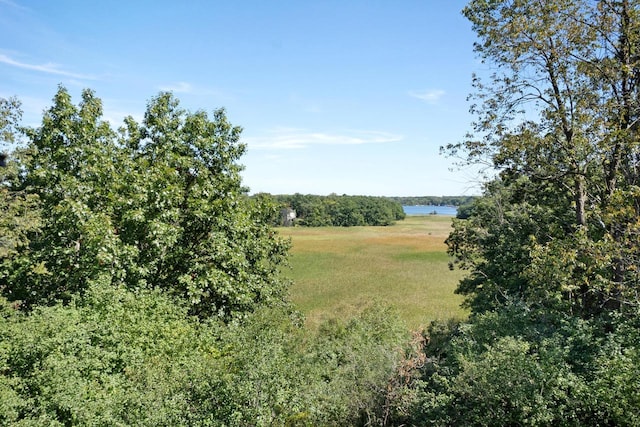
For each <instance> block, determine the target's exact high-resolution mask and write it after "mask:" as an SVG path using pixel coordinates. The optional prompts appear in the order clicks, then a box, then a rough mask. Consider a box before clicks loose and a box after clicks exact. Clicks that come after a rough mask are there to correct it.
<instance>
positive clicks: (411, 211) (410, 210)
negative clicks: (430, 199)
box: [402, 205, 458, 216]
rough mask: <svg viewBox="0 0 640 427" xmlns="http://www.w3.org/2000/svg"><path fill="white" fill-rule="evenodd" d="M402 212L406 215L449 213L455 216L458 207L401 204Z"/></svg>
mask: <svg viewBox="0 0 640 427" xmlns="http://www.w3.org/2000/svg"><path fill="white" fill-rule="evenodd" d="M402 209H404V213H405V214H407V215H433V214H434V212H435V214H436V215H451V216H455V215H456V213H458V208H456V207H455V206H435V205H420V206H403V207H402Z"/></svg>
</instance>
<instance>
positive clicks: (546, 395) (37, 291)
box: [0, 0, 640, 426]
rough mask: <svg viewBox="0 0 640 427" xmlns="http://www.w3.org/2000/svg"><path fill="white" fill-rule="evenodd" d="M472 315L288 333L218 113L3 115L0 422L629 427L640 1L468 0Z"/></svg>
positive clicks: (282, 251)
mask: <svg viewBox="0 0 640 427" xmlns="http://www.w3.org/2000/svg"><path fill="white" fill-rule="evenodd" d="M463 13H464V15H465V16H466V17H467V18H468V19H469V20H470V21H471V23H472V24H473V28H474V30H475V31H476V33H477V35H478V40H479V41H478V43H477V45H476V46H475V49H476V51H477V54H478V56H479V58H480V59H481V60H482V61H483V63H484V64H485V65H484V66H485V67H486V68H489V69H491V70H492V72H493V73H492V74H490V75H488V76H484V75H483V76H477V77H475V78H474V87H475V90H474V93H473V94H472V99H473V100H474V104H473V105H472V112H473V113H474V114H475V117H476V118H477V120H476V122H475V123H474V125H473V129H472V131H471V133H470V135H469V137H468V138H467V139H465V140H464V141H462V142H461V143H459V144H452V145H450V146H448V147H444V150H445V151H446V152H448V153H449V154H450V155H452V156H455V157H457V158H458V159H460V160H461V161H462V162H465V163H470V164H483V165H489V166H490V167H491V168H492V169H493V172H494V173H493V176H494V178H492V179H491V180H490V181H488V182H486V184H485V186H484V192H483V194H482V196H481V197H479V198H477V199H476V200H474V201H473V205H472V207H471V208H469V209H468V210H467V214H468V215H466V216H467V217H466V219H462V218H457V219H454V220H453V229H452V232H451V235H450V236H449V238H448V239H447V244H448V247H449V252H450V254H451V256H452V268H458V267H459V268H463V269H465V270H466V271H467V272H468V275H467V276H466V278H465V279H463V280H462V282H461V283H460V285H459V287H458V290H457V292H459V293H460V294H462V295H465V297H466V303H465V304H466V305H467V307H469V309H470V316H469V318H468V319H466V320H464V321H462V322H454V321H449V322H446V321H443V322H437V323H434V324H432V325H431V326H430V327H429V328H428V329H427V330H425V331H416V332H414V333H410V332H409V331H407V330H406V329H405V328H404V327H403V325H402V324H401V323H400V322H399V321H398V320H397V319H398V318H397V316H396V315H394V312H393V310H392V309H390V308H388V307H384V306H381V305H379V304H378V305H376V304H372V305H371V306H369V307H367V308H365V309H363V310H362V312H361V313H360V314H358V315H356V316H355V317H353V318H351V319H336V320H332V321H327V322H326V323H324V324H323V325H321V326H320V327H319V328H318V329H317V330H309V329H307V328H305V327H304V326H303V321H302V318H301V316H300V315H299V314H298V313H297V312H296V310H295V307H292V306H291V304H290V303H289V302H288V298H287V287H288V283H287V282H286V281H285V280H283V279H282V275H281V270H282V269H283V268H284V267H285V266H286V260H287V246H288V243H287V242H286V241H284V240H282V239H280V238H279V237H278V234H277V233H276V232H274V230H273V229H272V226H271V224H270V222H271V221H272V219H273V215H274V214H275V213H277V211H278V210H279V208H280V206H279V205H278V204H277V203H273V202H272V201H271V200H270V198H268V197H257V198H250V197H248V196H247V195H246V193H245V189H244V187H243V186H242V183H241V180H240V175H239V172H240V169H241V167H240V165H239V163H238V161H239V159H240V158H241V156H242V154H243V153H244V150H245V146H244V145H243V144H242V143H241V142H240V134H241V130H240V128H238V127H236V126H232V125H231V124H230V123H229V121H228V120H227V118H226V115H225V112H224V111H223V110H218V111H215V112H213V114H212V115H208V114H207V113H205V112H201V111H198V112H188V111H185V110H183V109H181V108H180V106H179V103H178V101H177V100H176V99H175V98H174V97H173V96H172V95H171V94H169V93H161V94H159V95H158V96H157V97H155V98H153V99H152V100H151V101H150V102H149V104H148V108H147V111H146V113H145V116H144V119H143V120H142V122H141V123H138V122H136V121H135V120H134V119H133V118H127V119H126V120H125V122H124V123H123V125H122V126H121V127H120V128H119V129H113V128H112V127H111V125H110V124H108V123H107V122H106V121H105V120H104V119H103V118H102V108H101V101H100V100H99V99H98V98H97V97H96V96H95V95H94V94H93V93H92V92H91V91H89V90H87V91H84V92H83V94H82V99H81V100H80V101H79V103H78V104H77V105H76V104H74V103H73V102H72V100H71V98H70V96H69V93H68V92H67V91H66V89H64V88H62V87H61V88H59V90H58V91H57V93H56V95H55V97H54V99H53V103H52V106H51V107H50V108H49V109H48V110H46V111H45V113H44V115H43V117H42V123H41V125H40V126H39V127H37V128H22V127H21V126H20V103H19V101H18V100H16V99H3V100H1V102H0V130H1V132H2V133H1V135H2V139H3V142H5V143H11V144H17V145H11V147H17V148H15V149H14V148H12V149H10V152H9V156H8V159H7V166H6V167H3V168H1V169H0V174H1V175H2V180H1V182H0V215H1V216H0V262H1V264H2V268H1V270H0V293H1V294H2V297H1V299H0V424H3V425H24V426H26V425H47V426H55V425H61V426H62V425H66V426H69V425H149V426H158V425H167V426H169V425H172V426H173V425H220V426H222V425H234V426H235V425H265V426H266V425H290V426H292V425H442V426H447V425H451V426H453V425H456V426H457V425H487V426H488V425H581V426H582V425H594V426H595V425H638V424H640V386H639V384H640V369H639V368H638V367H639V366H640V292H639V290H640V274H639V271H640V244H639V236H640V135H639V132H640V130H639V128H638V126H637V124H638V122H639V121H640V16H639V13H640V2H638V1H634V0H599V1H596V0H589V1H587V0H544V1H535V2H533V1H526V0H517V1H516V0H514V1H498V0H472V1H471V2H470V3H469V5H468V6H467V7H466V8H465V9H464V12H463Z"/></svg>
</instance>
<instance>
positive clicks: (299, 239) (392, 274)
mask: <svg viewBox="0 0 640 427" xmlns="http://www.w3.org/2000/svg"><path fill="white" fill-rule="evenodd" d="M450 224H451V219H450V218H449V217H442V216H422V217H407V219H406V220H404V221H400V222H398V223H397V224H396V225H394V226H390V227H349V228H337V227H321V228H305V227H294V228H282V229H280V231H281V233H282V234H283V235H284V236H289V237H291V239H292V244H293V246H292V250H291V258H290V262H291V270H290V274H289V276H290V278H291V279H292V280H293V282H294V284H293V286H292V288H291V297H292V300H293V302H294V303H296V305H297V307H298V308H299V309H300V310H301V311H302V312H303V313H305V315H306V316H307V322H308V323H309V325H310V326H313V325H316V324H318V323H319V322H321V321H322V320H323V319H326V318H327V317H335V316H336V315H337V316H348V315H350V314H351V313H352V312H353V311H355V309H356V308H357V307H358V306H360V305H363V304H366V303H368V302H370V301H371V300H383V301H386V302H388V303H389V304H391V305H392V306H394V307H396V308H397V309H398V311H399V312H400V314H401V316H402V317H403V318H404V320H405V321H406V322H407V324H408V325H409V326H410V327H412V328H417V327H419V326H421V325H426V324H428V323H429V322H430V321H432V320H435V319H446V318H461V317H463V316H465V315H466V313H465V311H464V310H462V309H461V308H460V303H461V302H462V298H461V297H460V296H458V295H455V294H454V292H453V291H454V289H455V287H456V285H457V283H458V280H460V278H461V277H462V273H461V272H460V271H450V270H449V268H448V262H449V257H448V256H447V254H446V245H445V244H444V239H446V237H447V235H448V234H449V230H450Z"/></svg>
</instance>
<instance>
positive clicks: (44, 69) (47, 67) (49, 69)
mask: <svg viewBox="0 0 640 427" xmlns="http://www.w3.org/2000/svg"><path fill="white" fill-rule="evenodd" d="M0 63H2V64H6V65H11V66H13V67H17V68H22V69H24V70H32V71H38V72H41V73H47V74H55V75H57V76H64V77H71V78H74V79H80V80H97V78H96V77H95V76H90V75H88V74H79V73H72V72H70V71H65V70H62V69H60V66H59V65H57V64H53V63H50V62H48V63H46V64H42V65H38V64H27V63H25V62H20V61H17V60H15V59H13V58H11V57H9V56H7V55H2V54H0Z"/></svg>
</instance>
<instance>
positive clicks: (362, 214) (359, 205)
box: [261, 193, 405, 227]
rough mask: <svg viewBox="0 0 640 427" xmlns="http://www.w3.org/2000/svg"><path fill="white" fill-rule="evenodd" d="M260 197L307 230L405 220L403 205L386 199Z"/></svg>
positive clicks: (332, 196)
mask: <svg viewBox="0 0 640 427" xmlns="http://www.w3.org/2000/svg"><path fill="white" fill-rule="evenodd" d="M261 196H262V197H270V198H271V199H272V200H274V201H275V202H276V203H277V204H278V205H279V206H281V207H282V208H284V209H292V210H293V211H295V214H296V218H295V220H294V224H295V225H300V226H306V227H327V226H335V227H352V226H362V225H372V226H385V225H392V224H394V223H395V222H396V221H398V220H402V219H404V218H405V213H404V210H403V209H402V205H401V204H399V203H397V202H394V201H391V200H389V199H388V198H385V197H373V196H347V195H341V196H339V195H336V194H331V195H328V196H318V195H311V194H299V193H296V194H293V195H273V196H271V195H261ZM274 224H276V225H281V220H280V218H279V217H278V218H276V219H274Z"/></svg>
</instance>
